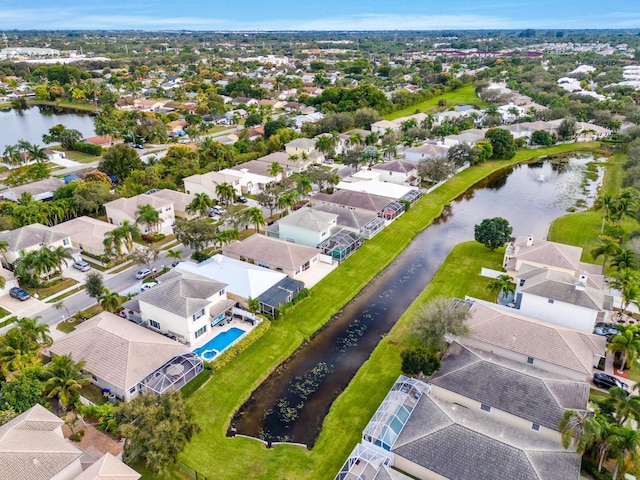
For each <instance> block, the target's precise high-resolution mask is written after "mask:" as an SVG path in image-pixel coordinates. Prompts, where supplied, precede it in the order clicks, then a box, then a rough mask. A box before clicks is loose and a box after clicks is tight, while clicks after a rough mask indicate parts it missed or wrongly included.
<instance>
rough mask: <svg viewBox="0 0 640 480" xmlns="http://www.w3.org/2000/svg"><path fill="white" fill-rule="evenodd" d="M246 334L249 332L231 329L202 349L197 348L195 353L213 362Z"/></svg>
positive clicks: (214, 338) (220, 334)
mask: <svg viewBox="0 0 640 480" xmlns="http://www.w3.org/2000/svg"><path fill="white" fill-rule="evenodd" d="M245 333H247V332H245V331H244V330H242V329H241V328H236V327H231V328H230V329H229V330H227V331H226V332H222V333H219V334H218V335H216V336H215V337H213V338H212V339H211V340H209V341H208V342H207V343H205V344H204V345H203V346H201V347H200V348H196V349H195V350H194V351H193V353H195V354H196V355H198V356H199V357H202V358H204V359H205V360H211V359H212V358H213V357H215V356H216V355H218V354H219V353H220V352H222V351H223V350H225V349H226V348H227V347H228V346H229V345H231V344H232V343H233V342H235V341H236V340H237V339H238V338H240V337H241V336H242V335H244V334H245Z"/></svg>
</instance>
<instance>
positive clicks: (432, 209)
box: [144, 143, 599, 479]
mask: <svg viewBox="0 0 640 480" xmlns="http://www.w3.org/2000/svg"><path fill="white" fill-rule="evenodd" d="M598 145H599V144H598V143H584V144H580V145H560V146H557V147H551V148H549V149H538V150H535V151H527V150H522V151H520V152H519V153H518V154H517V156H516V158H514V159H513V160H511V161H492V162H487V163H485V164H482V165H478V166H475V167H472V168H469V169H466V170H464V171H463V172H461V173H460V174H459V175H457V176H456V177H454V178H452V179H450V180H449V181H448V182H446V183H445V184H444V185H442V186H441V187H440V188H438V189H436V190H435V191H434V192H432V193H431V194H429V195H428V196H426V197H425V198H423V199H422V200H421V201H420V202H418V203H417V204H416V205H414V206H413V207H412V208H411V209H410V210H409V211H408V212H407V213H406V214H405V215H403V216H402V217H401V218H400V219H399V220H398V221H396V222H393V223H392V224H391V225H389V227H387V228H386V229H384V230H383V231H382V232H380V233H379V234H378V235H377V236H376V237H375V238H374V239H372V240H370V241H368V242H366V243H365V245H364V246H363V247H362V248H361V249H360V250H359V251H357V252H356V253H355V254H353V255H352V256H351V257H349V258H348V259H347V260H346V261H345V262H344V263H343V264H342V265H341V266H340V268H338V269H337V270H335V271H334V272H332V273H331V274H330V275H329V276H327V277H326V278H325V279H324V280H323V281H322V282H320V283H319V284H318V285H316V286H315V287H314V288H313V289H312V290H311V296H310V297H309V298H308V299H306V300H305V301H303V302H301V303H300V304H298V305H297V306H295V307H293V308H291V309H290V310H288V311H287V314H286V315H284V316H283V317H282V318H281V319H279V320H277V321H275V322H273V323H272V326H271V328H270V329H269V330H268V331H267V332H266V333H265V334H264V336H262V337H261V338H260V339H259V340H258V341H257V342H256V343H255V344H254V345H253V346H251V347H250V348H249V349H248V350H247V351H245V352H244V353H242V354H241V355H240V356H238V357H237V358H235V359H234V360H232V361H231V362H230V363H229V364H228V365H227V366H226V367H224V368H222V369H221V370H220V371H218V372H216V373H215V374H214V376H213V378H212V380H211V381H209V382H208V383H207V384H206V385H205V386H203V387H202V388H201V389H200V390H198V391H197V392H195V393H194V394H193V395H192V396H191V397H190V398H189V403H190V404H191V405H192V406H193V407H194V410H195V411H196V416H197V419H198V422H199V424H200V426H201V427H202V430H201V432H200V433H199V434H198V435H196V436H195V437H194V438H193V440H192V441H191V442H190V444H189V445H188V446H187V448H186V449H185V450H184V452H183V453H182V455H181V457H180V458H181V460H182V461H184V462H185V463H187V464H188V465H190V466H192V467H194V468H196V469H198V470H199V471H200V472H201V473H203V474H204V475H206V476H207V477H210V478H224V479H235V478H237V479H252V478H278V479H302V478H314V479H315V478H332V477H333V476H334V475H335V473H336V472H337V469H338V468H339V466H340V465H341V463H342V462H343V461H344V459H345V458H346V456H347V455H348V453H349V452H350V450H351V449H352V448H353V446H354V445H355V443H356V442H357V440H358V438H359V437H360V435H361V433H362V428H363V427H364V425H365V424H366V422H367V421H368V420H369V418H370V417H371V415H372V414H373V412H374V411H375V409H376V408H377V406H378V404H379V403H380V401H381V400H382V398H383V397H384V395H385V394H386V391H387V389H388V387H389V386H390V385H391V384H392V383H393V381H394V380H395V378H396V377H397V375H398V374H399V371H400V370H399V365H400V359H399V354H398V352H399V347H398V346H397V344H398V341H399V339H401V338H402V336H403V335H404V330H406V324H407V319H408V318H409V316H410V312H411V311H412V309H413V308H414V307H413V306H412V307H411V308H410V309H409V310H408V313H407V314H405V315H404V316H403V317H402V319H403V320H401V321H400V322H399V323H398V325H397V326H396V327H395V328H394V330H393V331H392V334H391V335H389V336H388V337H386V339H385V340H384V341H383V342H381V344H380V345H379V346H378V347H377V348H376V350H375V351H374V353H373V354H372V356H371V358H370V360H369V361H368V362H367V363H365V365H364V366H363V367H362V368H361V369H360V371H359V372H358V374H357V375H356V377H355V379H354V380H353V381H352V382H351V383H350V385H349V387H348V388H347V389H346V390H345V392H344V393H343V394H342V395H341V396H340V397H339V398H338V399H337V401H336V402H335V403H334V405H333V406H332V409H331V412H330V413H329V415H328V416H327V417H326V419H325V423H324V427H323V431H322V434H321V435H320V437H319V439H318V442H317V443H316V446H315V447H314V449H313V450H312V451H308V450H306V449H304V448H300V447H296V446H293V445H278V446H276V447H274V448H273V449H266V448H265V447H264V445H263V444H261V443H260V442H257V441H255V440H252V439H247V438H241V437H237V438H233V439H229V438H226V437H225V432H226V431H227V429H228V426H229V422H230V419H231V417H232V415H233V414H234V412H235V411H236V410H237V409H238V408H239V407H240V405H241V404H242V403H243V402H244V401H245V400H246V399H247V398H248V397H249V395H250V394H251V392H252V391H253V390H254V389H255V388H257V387H258V385H259V384H260V383H261V382H262V381H263V380H264V379H265V378H266V377H267V376H268V375H269V374H270V373H271V372H272V371H273V370H274V369H275V368H276V367H277V365H279V364H280V363H281V362H282V361H284V360H285V359H286V358H287V357H289V356H290V355H291V354H292V353H293V352H294V351H295V349H296V348H297V347H298V346H299V345H300V344H301V343H302V342H303V341H304V340H305V339H308V338H310V337H311V335H312V334H313V333H314V332H316V331H317V330H318V329H319V328H321V327H322V326H323V325H324V324H325V323H326V322H327V321H328V320H329V319H330V318H331V317H332V316H333V314H335V313H336V312H337V311H338V310H339V309H340V308H342V306H343V305H344V304H346V303H347V302H348V301H349V300H351V299H352V298H353V297H354V296H355V295H356V294H357V293H358V292H359V291H360V290H361V289H362V288H363V287H364V286H365V285H366V284H367V283H369V282H370V281H371V279H372V278H373V277H374V276H375V275H376V274H377V273H378V272H380V271H381V270H382V269H383V268H384V267H386V266H387V265H388V264H389V263H390V262H392V261H393V260H394V259H395V258H396V256H397V255H398V254H399V253H400V252H401V251H402V250H403V249H404V248H405V247H406V246H407V245H408V244H409V243H410V242H411V240H413V238H414V237H415V236H416V235H417V234H418V233H419V232H420V231H421V230H423V229H424V228H425V227H426V226H428V225H429V224H430V223H431V222H432V221H433V220H434V219H435V218H437V217H438V216H439V215H440V213H441V211H442V208H443V206H444V205H447V204H448V203H449V202H451V201H452V200H453V199H454V198H456V197H457V196H458V195H460V194H462V193H463V192H464V191H465V190H467V189H468V188H469V187H470V186H471V185H473V184H475V183H477V182H478V181H480V180H481V179H483V178H484V177H486V176H487V175H489V174H491V173H493V172H495V171H497V170H499V169H501V168H504V167H506V166H509V165H513V164H515V163H518V162H523V161H526V160H528V159H533V158H538V157H541V156H544V155H549V154H554V153H561V152H566V151H570V150H573V149H580V150H589V149H591V150H593V149H595V148H597V147H598ZM458 248H459V249H461V250H456V253H455V254H454V255H452V256H450V259H452V261H451V265H452V266H450V267H449V270H445V273H441V272H442V269H441V270H440V271H439V272H438V273H437V274H436V277H434V280H433V281H432V284H430V285H429V286H428V287H427V289H426V290H425V292H423V294H421V295H420V297H419V298H418V299H417V301H416V302H417V303H423V302H424V301H425V299H427V298H429V297H431V296H433V295H437V294H443V295H456V296H464V294H470V295H475V296H478V297H482V298H491V297H492V296H491V294H490V292H489V291H488V290H487V289H486V284H487V283H488V279H481V280H479V281H478V282H477V284H476V282H475V281H476V280H478V275H477V274H478V272H479V270H480V267H481V266H487V267H494V268H495V267H497V266H499V264H500V261H501V259H502V253H501V252H500V251H496V252H489V251H488V250H487V249H485V248H484V247H480V246H479V245H475V244H473V242H472V244H463V245H462V246H460V247H458ZM463 255H465V256H466V255H468V256H469V258H467V259H466V260H464V259H462V256H463ZM458 257H460V258H458ZM371 259H376V261H375V262H372V261H371ZM453 259H455V260H453ZM443 268H444V267H443ZM144 478H152V477H151V476H148V475H145V477H144Z"/></svg>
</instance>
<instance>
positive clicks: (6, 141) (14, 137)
mask: <svg viewBox="0 0 640 480" xmlns="http://www.w3.org/2000/svg"><path fill="white" fill-rule="evenodd" d="M58 124H62V125H64V126H65V127H67V128H70V129H75V130H78V131H79V132H80V133H82V135H83V137H92V136H94V135H95V125H94V122H93V117H92V116H91V115H89V114H87V113H78V112H71V111H65V110H60V109H55V108H53V107H48V106H40V107H31V108H27V109H25V110H18V109H10V110H0V125H1V126H2V128H0V155H2V152H4V149H5V147H6V146H7V145H15V144H16V143H17V142H18V141H19V140H26V141H28V142H29V143H33V144H35V145H44V142H43V141H42V135H43V134H45V133H48V132H49V129H50V128H51V127H53V126H55V125H58Z"/></svg>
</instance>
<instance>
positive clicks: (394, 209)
mask: <svg viewBox="0 0 640 480" xmlns="http://www.w3.org/2000/svg"><path fill="white" fill-rule="evenodd" d="M403 212H404V205H403V204H401V203H400V202H391V203H389V204H388V205H386V206H385V207H384V208H383V209H382V210H380V211H379V212H378V216H379V217H382V218H384V219H385V220H393V219H394V218H396V217H398V215H400V214H402V213H403Z"/></svg>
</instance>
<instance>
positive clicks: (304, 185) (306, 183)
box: [296, 176, 313, 195]
mask: <svg viewBox="0 0 640 480" xmlns="http://www.w3.org/2000/svg"><path fill="white" fill-rule="evenodd" d="M296 190H298V193H299V194H300V195H306V194H307V193H309V192H310V191H311V190H313V188H312V187H311V180H310V179H309V177H307V176H301V177H300V178H299V179H298V183H297V184H296Z"/></svg>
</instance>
